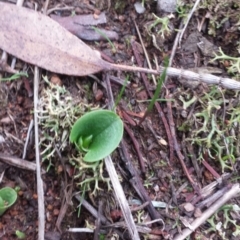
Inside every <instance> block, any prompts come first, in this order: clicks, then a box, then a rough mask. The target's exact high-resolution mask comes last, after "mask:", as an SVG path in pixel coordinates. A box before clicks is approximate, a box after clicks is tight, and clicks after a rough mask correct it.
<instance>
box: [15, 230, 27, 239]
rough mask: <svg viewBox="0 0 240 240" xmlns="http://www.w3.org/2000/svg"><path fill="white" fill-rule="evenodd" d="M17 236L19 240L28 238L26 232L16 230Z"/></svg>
mask: <svg viewBox="0 0 240 240" xmlns="http://www.w3.org/2000/svg"><path fill="white" fill-rule="evenodd" d="M15 234H16V236H17V238H18V239H25V238H26V234H25V233H24V232H21V231H19V230H16V232H15Z"/></svg>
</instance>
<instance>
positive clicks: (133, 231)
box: [105, 156, 140, 240]
mask: <svg viewBox="0 0 240 240" xmlns="http://www.w3.org/2000/svg"><path fill="white" fill-rule="evenodd" d="M105 165H106V169H107V171H108V174H109V177H110V179H111V183H112V185H113V189H114V191H115V194H116V198H117V202H118V204H119V206H120V208H121V210H122V214H123V217H124V219H125V221H126V225H127V228H128V231H129V234H130V236H131V239H134V240H140V237H139V234H138V231H137V228H136V225H135V223H134V220H133V216H132V213H131V210H130V208H129V205H128V201H127V199H126V196H125V194H124V191H123V189H122V186H121V184H120V181H119V179H118V175H117V172H116V170H115V167H114V165H113V162H112V159H111V157H110V156H107V157H106V158H105Z"/></svg>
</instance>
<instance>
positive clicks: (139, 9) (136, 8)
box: [134, 2, 146, 14]
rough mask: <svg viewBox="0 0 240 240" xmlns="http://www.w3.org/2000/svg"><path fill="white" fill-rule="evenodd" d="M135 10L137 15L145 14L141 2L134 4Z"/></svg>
mask: <svg viewBox="0 0 240 240" xmlns="http://www.w3.org/2000/svg"><path fill="white" fill-rule="evenodd" d="M134 7H135V10H136V12H137V13H138V14H142V13H144V12H145V10H146V9H145V7H144V5H143V4H142V3H141V2H136V3H134Z"/></svg>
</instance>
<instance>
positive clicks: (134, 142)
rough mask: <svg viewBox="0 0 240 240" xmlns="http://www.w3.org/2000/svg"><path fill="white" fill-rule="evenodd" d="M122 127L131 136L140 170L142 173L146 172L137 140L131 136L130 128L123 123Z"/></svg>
mask: <svg viewBox="0 0 240 240" xmlns="http://www.w3.org/2000/svg"><path fill="white" fill-rule="evenodd" d="M124 129H125V130H126V132H127V133H128V135H129V137H130V138H131V140H132V142H133V146H134V148H135V150H136V152H137V155H138V160H139V164H140V167H141V170H142V173H144V174H145V173H146V168H145V164H144V161H143V157H142V153H141V151H140V149H139V144H138V141H137V140H136V138H135V137H134V136H133V134H132V132H131V130H130V128H129V127H128V126H127V125H126V124H124Z"/></svg>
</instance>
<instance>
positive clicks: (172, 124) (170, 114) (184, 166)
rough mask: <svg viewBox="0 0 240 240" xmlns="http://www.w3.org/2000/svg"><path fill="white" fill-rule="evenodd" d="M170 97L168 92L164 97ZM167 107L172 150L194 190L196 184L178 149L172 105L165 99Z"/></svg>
mask: <svg viewBox="0 0 240 240" xmlns="http://www.w3.org/2000/svg"><path fill="white" fill-rule="evenodd" d="M170 98H171V96H170V95H169V94H167V95H166V99H170ZM167 108H168V121H169V126H170V131H171V134H172V139H173V142H174V150H175V151H176V153H177V156H178V159H179V160H180V163H181V165H182V168H183V171H184V173H185V174H186V177H187V178H188V180H189V181H190V183H191V184H192V186H193V188H194V189H195V190H196V184H195V182H194V181H193V179H192V177H191V175H190V174H189V172H188V170H187V167H186V165H185V163H184V156H183V155H182V153H181V151H180V147H179V145H178V142H177V138H176V132H175V124H174V121H173V115H172V105H171V103H170V101H167Z"/></svg>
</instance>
